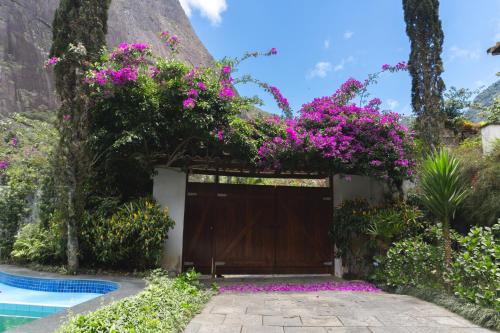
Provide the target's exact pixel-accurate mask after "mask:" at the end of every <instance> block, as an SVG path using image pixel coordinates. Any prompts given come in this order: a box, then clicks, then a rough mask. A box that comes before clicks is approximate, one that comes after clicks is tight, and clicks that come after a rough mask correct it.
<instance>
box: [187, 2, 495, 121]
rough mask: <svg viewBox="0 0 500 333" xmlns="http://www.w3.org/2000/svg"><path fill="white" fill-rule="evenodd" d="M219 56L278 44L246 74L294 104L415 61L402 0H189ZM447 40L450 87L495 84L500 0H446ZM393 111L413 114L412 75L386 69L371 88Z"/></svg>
mask: <svg viewBox="0 0 500 333" xmlns="http://www.w3.org/2000/svg"><path fill="white" fill-rule="evenodd" d="M181 4H182V6H183V8H184V9H185V11H186V12H187V14H188V16H189V17H190V19H191V23H192V25H193V27H194V29H195V31H196V33H197V34H198V36H199V37H200V39H201V40H202V42H203V43H204V44H205V46H206V47H207V49H208V50H209V51H210V52H211V53H212V55H213V56H214V57H215V58H217V59H221V58H223V57H224V56H230V57H235V56H240V55H241V54H243V53H244V52H245V51H254V50H268V49H270V48H271V47H276V48H277V49H278V55H277V56H274V57H264V58H258V59H250V60H249V61H247V62H246V63H244V64H243V65H242V66H241V67H240V72H239V74H247V73H248V74H251V75H252V76H254V77H255V78H258V79H260V80H262V81H265V82H268V83H270V84H272V85H275V86H277V87H278V88H280V90H281V91H282V93H283V95H285V97H287V98H288V100H289V101H290V104H291V106H292V108H293V109H294V110H295V111H297V110H298V109H300V106H301V105H302V104H304V103H306V102H309V101H310V100H312V99H313V98H314V97H319V96H325V95H330V94H331V93H333V92H334V91H335V90H336V89H337V88H338V87H339V85H340V84H341V83H342V82H343V81H345V80H346V79H347V78H349V77H354V78H357V79H359V80H362V79H364V78H365V77H366V75H367V74H368V73H373V72H375V71H377V70H379V69H380V66H381V65H382V64H384V63H389V64H393V63H397V62H398V61H400V60H404V61H406V60H408V54H409V51H410V47H409V41H408V37H407V36H406V32H405V24H404V20H403V11H402V5H401V0H357V1H351V0H335V1H328V0H246V1H245V0H181ZM440 17H441V20H442V25H443V30H444V35H445V41H444V51H443V54H442V58H443V61H444V67H445V72H444V74H443V78H444V81H445V84H446V86H447V87H451V86H457V87H467V88H472V89H476V88H478V87H480V86H484V85H488V84H491V83H493V82H494V81H495V80H497V79H498V77H496V76H495V73H497V72H500V56H496V57H493V56H491V55H487V54H486V49H487V48H488V47H490V46H492V45H494V43H495V42H496V41H500V1H499V0H475V1H473V0H442V1H441V5H440ZM238 90H239V91H240V92H241V93H242V94H243V95H249V96H253V95H258V96H259V97H261V98H262V99H263V100H264V102H265V106H263V107H262V108H263V109H264V110H266V111H270V112H275V113H279V109H278V108H277V106H276V105H275V103H274V102H273V100H272V98H271V97H270V96H268V95H267V94H266V93H264V92H261V91H260V90H259V89H258V88H256V87H254V86H250V85H246V86H239V87H238ZM370 91H371V93H372V96H373V97H375V96H376V97H379V98H380V99H381V100H382V101H383V102H384V105H383V106H384V107H385V108H388V109H389V108H390V109H392V110H394V111H397V112H400V113H404V114H410V113H411V106H410V94H411V84H410V76H409V75H408V73H397V74H384V76H383V77H382V78H381V80H380V82H379V84H378V85H376V86H373V87H372V88H371V89H370Z"/></svg>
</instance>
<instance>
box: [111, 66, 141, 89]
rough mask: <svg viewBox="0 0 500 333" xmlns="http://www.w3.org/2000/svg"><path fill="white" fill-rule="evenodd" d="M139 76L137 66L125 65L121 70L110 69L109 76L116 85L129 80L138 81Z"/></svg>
mask: <svg viewBox="0 0 500 333" xmlns="http://www.w3.org/2000/svg"><path fill="white" fill-rule="evenodd" d="M138 76H139V73H138V70H137V68H135V67H124V68H120V69H119V70H117V71H116V70H110V71H109V77H110V79H111V82H112V83H113V84H114V85H117V86H119V85H123V84H125V83H127V82H131V81H136V80H137V78H138Z"/></svg>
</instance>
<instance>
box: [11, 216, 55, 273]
mask: <svg viewBox="0 0 500 333" xmlns="http://www.w3.org/2000/svg"><path fill="white" fill-rule="evenodd" d="M63 230H64V229H63V225H62V223H57V222H55V221H51V225H49V226H48V227H47V228H46V227H44V226H43V225H42V224H41V223H40V222H38V223H37V222H35V223H28V224H26V225H24V226H23V227H22V228H21V229H20V230H19V232H18V233H17V235H16V238H15V242H14V245H13V250H12V252H11V257H12V259H13V260H14V261H16V262H18V263H39V264H59V263H62V262H63V260H64V258H65V253H64V252H65V251H64V250H65V244H64V237H62V234H63V232H62V231H63Z"/></svg>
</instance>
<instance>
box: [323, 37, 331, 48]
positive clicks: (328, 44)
mask: <svg viewBox="0 0 500 333" xmlns="http://www.w3.org/2000/svg"><path fill="white" fill-rule="evenodd" d="M323 46H324V47H325V49H329V48H330V41H329V40H328V39H325V41H324V42H323Z"/></svg>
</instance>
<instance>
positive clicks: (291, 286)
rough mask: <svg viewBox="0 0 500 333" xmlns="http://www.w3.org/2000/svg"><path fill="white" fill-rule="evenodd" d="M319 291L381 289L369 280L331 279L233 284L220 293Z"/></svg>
mask: <svg viewBox="0 0 500 333" xmlns="http://www.w3.org/2000/svg"><path fill="white" fill-rule="evenodd" d="M318 291H352V292H379V291H380V289H379V288H377V287H375V286H374V285H373V284H370V283H367V282H362V281H359V282H350V281H341V282H340V281H339V282H337V281H329V282H317V283H272V284H264V285H257V284H250V283H249V284H232V285H227V286H222V287H220V289H219V292H220V293H231V292H242V293H258V292H264V293H268V292H318Z"/></svg>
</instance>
